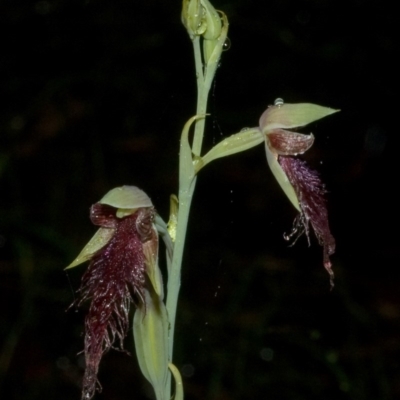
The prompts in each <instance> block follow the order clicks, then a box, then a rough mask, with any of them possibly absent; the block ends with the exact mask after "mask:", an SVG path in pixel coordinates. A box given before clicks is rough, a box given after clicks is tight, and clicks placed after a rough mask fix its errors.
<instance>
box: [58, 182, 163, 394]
mask: <svg viewBox="0 0 400 400" xmlns="http://www.w3.org/2000/svg"><path fill="white" fill-rule="evenodd" d="M154 218H155V211H154V207H153V204H152V202H151V200H150V198H149V197H148V196H147V195H146V194H145V193H144V192H143V191H141V190H140V189H138V188H137V187H135V186H122V187H119V188H115V189H113V190H111V191H109V192H108V193H107V194H106V195H105V196H104V197H103V198H102V199H101V200H100V201H99V202H98V203H96V204H94V205H93V206H92V207H91V209H90V219H91V221H92V223H93V224H94V225H97V226H99V227H100V228H99V230H98V231H97V232H96V234H95V235H94V236H93V238H92V239H91V240H90V242H89V243H88V244H87V245H86V246H85V247H84V249H83V250H82V252H81V253H80V254H79V255H78V257H77V258H76V259H75V260H74V261H73V262H72V263H71V264H70V265H69V266H68V267H67V268H66V269H69V268H73V267H75V266H77V265H79V264H81V263H83V262H85V261H90V264H89V267H88V269H87V271H86V272H85V273H84V275H83V277H82V283H81V287H80V289H79V291H78V293H79V297H78V299H77V301H76V302H75V304H77V305H78V306H80V305H81V304H82V303H83V302H85V301H90V306H89V311H88V314H87V316H86V319H85V350H84V352H85V360H86V369H85V374H84V378H83V389H82V399H83V400H88V399H91V398H92V397H93V395H94V394H95V391H96V389H99V390H100V388H101V387H100V384H99V383H98V380H97V372H98V369H99V363H100V359H101V357H102V355H103V354H104V353H105V352H106V351H108V350H109V349H110V348H111V347H112V346H113V344H114V342H115V341H116V339H118V340H119V342H120V347H121V349H123V343H122V342H123V339H124V338H125V337H126V335H127V331H128V327H129V321H128V314H129V309H130V305H131V304H132V303H134V304H136V305H137V306H138V307H142V308H144V309H146V300H145V298H146V297H147V295H146V292H147V290H148V289H149V288H148V287H146V285H148V283H147V282H150V283H151V285H152V291H153V292H155V293H157V294H158V295H159V297H160V298H162V295H163V294H162V290H163V289H162V280H161V276H160V272H159V269H158V266H157V257H158V233H157V229H156V228H155V225H154Z"/></svg>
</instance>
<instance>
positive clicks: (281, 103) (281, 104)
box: [274, 97, 284, 107]
mask: <svg viewBox="0 0 400 400" xmlns="http://www.w3.org/2000/svg"><path fill="white" fill-rule="evenodd" d="M283 104H284V101H283V99H281V98H280V97H278V98H277V99H275V101H274V106H278V107H281V106H283Z"/></svg>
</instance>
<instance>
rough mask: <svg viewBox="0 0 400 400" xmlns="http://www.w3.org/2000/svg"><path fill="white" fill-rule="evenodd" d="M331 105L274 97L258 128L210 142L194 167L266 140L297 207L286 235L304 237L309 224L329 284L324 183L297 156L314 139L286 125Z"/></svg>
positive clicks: (331, 248) (331, 243)
mask: <svg viewBox="0 0 400 400" xmlns="http://www.w3.org/2000/svg"><path fill="white" fill-rule="evenodd" d="M337 111H338V110H334V109H332V108H327V107H321V106H318V105H315V104H308V103H300V104H285V103H284V102H283V100H282V99H276V100H275V103H274V105H273V106H269V107H268V108H267V109H266V110H265V111H264V113H263V114H262V115H261V117H260V121H259V127H255V128H247V129H243V130H242V131H241V132H239V133H236V134H234V135H231V136H229V137H228V138H226V139H224V140H222V141H221V142H220V143H218V144H217V145H216V146H214V147H213V148H212V149H211V150H210V151H209V152H208V153H207V154H205V155H204V156H203V157H201V158H199V159H196V160H195V171H196V172H198V171H200V169H201V168H203V167H204V166H205V165H207V164H208V163H210V162H211V161H213V160H215V159H217V158H221V157H225V156H228V155H231V154H235V153H238V152H241V151H244V150H248V149H250V148H252V147H254V146H257V145H259V144H261V143H265V151H266V155H267V162H268V165H269V167H270V168H271V171H272V173H273V174H274V176H275V178H276V179H277V181H278V183H279V185H280V186H281V188H282V189H283V191H284V192H285V194H286V196H287V197H288V198H289V200H290V201H291V203H292V204H293V206H294V207H295V208H296V209H297V210H298V211H299V215H298V217H296V219H295V222H294V229H293V232H292V233H291V234H290V235H288V236H286V238H287V239H290V238H291V237H292V236H293V235H296V234H297V235H298V236H299V235H301V234H302V233H303V232H305V234H306V235H307V237H308V238H309V232H310V225H311V227H312V228H313V230H314V232H315V235H316V237H317V239H318V241H319V243H320V244H321V246H323V252H324V256H323V264H324V267H325V268H326V270H327V271H328V273H329V275H330V284H331V287H333V278H334V274H333V271H332V264H331V261H330V256H331V255H332V254H333V253H334V252H335V239H334V238H333V236H332V234H331V232H330V229H329V223H328V212H327V208H326V204H325V199H324V195H325V193H326V190H325V187H324V185H323V184H322V182H321V180H320V178H319V176H318V174H317V173H316V172H315V171H313V170H311V169H310V168H309V167H308V166H307V164H306V163H305V162H304V161H303V160H300V159H298V158H297V157H296V156H297V155H299V154H303V153H304V152H305V151H307V150H308V149H309V148H310V147H311V146H312V144H313V142H314V136H313V135H312V134H310V135H304V134H301V133H297V132H292V131H290V130H288V129H292V128H297V127H301V126H304V125H307V124H309V123H311V122H314V121H316V120H318V119H321V118H323V117H326V116H328V115H330V114H333V113H335V112H337Z"/></svg>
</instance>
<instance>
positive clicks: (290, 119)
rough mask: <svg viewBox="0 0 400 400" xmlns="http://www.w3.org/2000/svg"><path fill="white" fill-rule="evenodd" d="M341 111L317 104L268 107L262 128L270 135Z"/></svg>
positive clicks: (261, 121)
mask: <svg viewBox="0 0 400 400" xmlns="http://www.w3.org/2000/svg"><path fill="white" fill-rule="evenodd" d="M338 111H340V110H335V109H333V108H329V107H322V106H319V105H317V104H310V103H299V104H288V103H285V104H282V105H276V106H270V107H268V108H267V109H266V110H265V111H264V113H263V114H262V115H261V117H260V128H261V130H262V132H263V133H265V134H268V133H269V132H271V131H272V130H274V129H278V128H283V129H289V128H296V127H298V126H304V125H308V124H310V123H311V122H314V121H317V120H319V119H321V118H324V117H327V116H328V115H331V114H334V113H336V112H338Z"/></svg>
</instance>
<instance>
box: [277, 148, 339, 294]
mask: <svg viewBox="0 0 400 400" xmlns="http://www.w3.org/2000/svg"><path fill="white" fill-rule="evenodd" d="M278 162H279V164H280V165H281V167H282V169H283V170H284V172H285V173H286V175H287V177H288V179H289V182H290V183H291V184H292V186H293V188H294V190H295V192H296V195H297V198H298V200H299V204H300V209H301V215H300V218H299V219H296V221H295V224H296V225H298V224H299V222H300V223H301V224H302V225H303V231H304V232H305V233H306V235H307V237H308V238H309V224H310V223H311V226H312V228H313V230H314V232H315V235H316V237H317V239H318V242H319V244H320V245H321V246H323V251H324V267H325V268H326V270H327V271H328V273H329V275H330V284H331V288H333V286H334V283H333V279H334V274H333V271H332V263H331V261H330V256H331V255H332V254H333V253H334V252H335V246H336V245H335V239H334V237H333V236H332V234H331V232H330V229H329V222H328V210H327V208H326V202H325V198H324V195H325V193H326V190H325V187H324V185H323V183H322V182H321V180H320V178H319V176H318V173H317V172H316V171H313V170H312V169H310V168H309V167H308V166H307V164H306V163H305V162H304V161H302V160H300V159H298V158H295V157H287V156H279V158H278ZM301 233H302V232H300V234H301Z"/></svg>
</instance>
